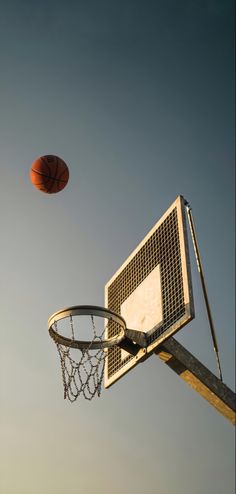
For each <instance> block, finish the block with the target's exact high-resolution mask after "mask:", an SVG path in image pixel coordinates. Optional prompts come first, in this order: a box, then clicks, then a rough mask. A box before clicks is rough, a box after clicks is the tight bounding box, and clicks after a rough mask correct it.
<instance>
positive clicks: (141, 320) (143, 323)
mask: <svg viewBox="0 0 236 494" xmlns="http://www.w3.org/2000/svg"><path fill="white" fill-rule="evenodd" d="M120 309H121V316H122V317H123V318H124V320H125V322H126V327H127V328H128V329H136V330H138V331H143V332H147V331H150V330H151V329H153V328H154V327H155V326H156V325H157V324H158V323H160V322H161V321H162V318H163V315H162V297H161V277H160V266H159V265H158V266H156V267H155V268H154V269H153V271H152V272H151V273H150V274H149V275H148V276H147V277H146V278H145V280H144V281H143V283H141V284H140V285H139V286H138V287H137V288H136V289H135V290H134V291H133V292H132V293H131V295H130V296H129V297H128V298H127V299H126V300H125V301H124V302H123V304H121V308H120ZM126 356H127V352H126V351H125V350H122V354H121V358H122V359H124V358H125V357H126Z"/></svg>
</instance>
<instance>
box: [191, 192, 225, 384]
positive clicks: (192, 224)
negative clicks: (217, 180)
mask: <svg viewBox="0 0 236 494" xmlns="http://www.w3.org/2000/svg"><path fill="white" fill-rule="evenodd" d="M185 207H186V211H187V215H188V221H189V227H190V232H191V236H192V241H193V247H194V252H195V257H196V262H197V268H198V272H199V276H200V280H201V284H202V290H203V295H204V300H205V304H206V310H207V316H208V321H209V326H210V330H211V336H212V341H213V348H214V352H215V355H216V361H217V365H218V370H219V377H220V380H221V381H223V379H222V371H221V365H220V358H219V350H218V345H217V339H216V333H215V328H214V323H213V319H212V315H211V309H210V304H209V300H208V295H207V289H206V284H205V280H204V275H203V269H202V263H201V258H200V253H199V247H198V243H197V236H196V230H195V226H194V222H193V216H192V210H191V206H190V204H189V203H188V202H187V201H186V200H185Z"/></svg>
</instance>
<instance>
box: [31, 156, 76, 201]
mask: <svg viewBox="0 0 236 494" xmlns="http://www.w3.org/2000/svg"><path fill="white" fill-rule="evenodd" d="M30 180H31V182H32V184H33V185H34V186H35V187H36V188H37V189H39V190H41V192H45V193H46V194H55V193H56V192H60V190H62V189H64V187H65V186H66V184H67V182H68V180H69V169H68V166H67V165H66V163H65V162H64V161H63V160H62V159H61V158H59V157H58V156H54V155H46V156H40V158H37V159H36V160H35V161H34V162H33V164H32V166H31V169H30Z"/></svg>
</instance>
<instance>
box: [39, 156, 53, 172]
mask: <svg viewBox="0 0 236 494" xmlns="http://www.w3.org/2000/svg"><path fill="white" fill-rule="evenodd" d="M47 156H50V155H47ZM40 159H41V160H42V162H43V163H44V165H46V167H47V169H48V174H49V175H50V177H51V169H50V166H49V164H48V162H47V161H45V159H44V156H41V158H40Z"/></svg>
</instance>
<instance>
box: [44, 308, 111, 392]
mask: <svg viewBox="0 0 236 494" xmlns="http://www.w3.org/2000/svg"><path fill="white" fill-rule="evenodd" d="M90 318H91V327H92V332H93V339H92V340H91V342H90V343H89V345H88V347H87V348H83V349H81V350H78V357H79V358H78V359H77V361H75V360H74V358H72V356H71V353H70V352H71V349H72V348H71V346H69V347H65V346H64V345H62V344H60V343H56V346H57V350H58V354H59V358H60V364H61V372H62V381H63V388H64V399H68V400H69V401H70V402H74V401H75V400H77V398H78V397H79V396H80V395H83V397H84V398H85V399H86V400H92V398H94V397H95V396H96V395H97V396H100V394H101V388H102V380H103V375H104V366H105V357H106V352H105V350H104V349H103V348H100V349H98V350H91V346H92V344H93V342H95V341H101V342H102V341H103V338H104V334H105V331H106V328H105V329H104V330H103V331H102V333H101V334H100V335H99V334H97V330H96V326H95V322H94V318H93V316H90ZM54 329H55V331H56V332H58V328H57V323H56V322H55V323H54ZM70 329H71V342H73V341H74V340H75V333H74V322H73V317H72V316H70Z"/></svg>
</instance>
